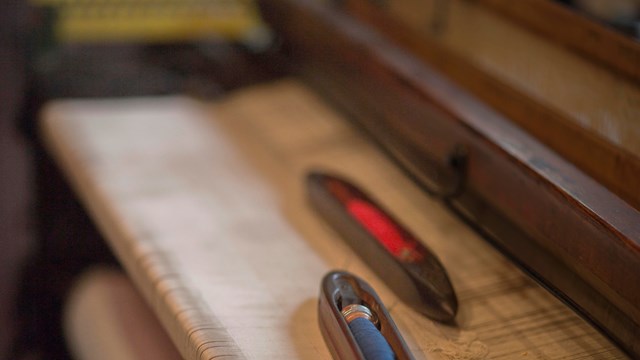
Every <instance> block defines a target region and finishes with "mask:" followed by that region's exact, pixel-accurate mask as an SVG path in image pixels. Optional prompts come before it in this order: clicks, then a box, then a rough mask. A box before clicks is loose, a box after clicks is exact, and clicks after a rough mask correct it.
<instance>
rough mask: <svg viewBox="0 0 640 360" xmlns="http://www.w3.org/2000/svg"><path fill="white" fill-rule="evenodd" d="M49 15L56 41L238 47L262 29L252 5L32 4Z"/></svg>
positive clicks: (232, 1)
mask: <svg viewBox="0 0 640 360" xmlns="http://www.w3.org/2000/svg"><path fill="white" fill-rule="evenodd" d="M32 2H33V3H34V4H35V5H36V6H45V7H49V8H52V9H53V10H54V14H55V18H54V23H53V28H52V31H53V33H54V37H55V39H56V40H57V41H61V42H87V41H92V42H95V41H100V42H102V41H146V42H175V41H186V40H197V39H203V38H211V37H212V36H214V37H222V38H225V39H229V40H238V41H243V40H246V39H248V38H250V37H255V36H259V33H260V32H261V31H264V29H265V26H264V24H263V22H262V21H261V19H260V16H259V13H258V10H257V6H256V4H255V3H254V2H253V1H252V0H33V1H32Z"/></svg>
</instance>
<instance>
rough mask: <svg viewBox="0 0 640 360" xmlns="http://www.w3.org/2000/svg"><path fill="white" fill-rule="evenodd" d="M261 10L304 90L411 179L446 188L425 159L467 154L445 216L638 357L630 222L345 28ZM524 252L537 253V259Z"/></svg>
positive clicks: (401, 57)
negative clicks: (302, 71) (491, 242)
mask: <svg viewBox="0 0 640 360" xmlns="http://www.w3.org/2000/svg"><path fill="white" fill-rule="evenodd" d="M348 3H350V2H348ZM263 6H264V8H265V13H266V14H267V16H268V18H269V17H270V21H271V23H272V24H274V26H277V29H278V30H279V31H280V32H281V33H282V34H283V36H284V37H285V38H286V39H288V40H289V41H290V43H291V45H290V51H291V53H292V56H293V57H294V58H298V59H299V61H300V62H301V63H302V66H306V68H307V69H308V73H309V74H310V75H309V78H310V79H311V81H312V82H313V83H314V84H315V85H316V86H317V87H318V88H319V89H322V91H323V93H324V95H325V96H327V97H328V98H329V99H331V100H332V101H333V102H335V103H336V104H338V105H339V106H341V107H342V108H343V109H345V110H346V111H347V112H348V113H349V114H350V116H351V117H352V118H353V119H354V120H355V121H356V122H357V123H359V124H360V125H362V126H363V127H364V128H366V129H367V130H368V131H369V132H370V133H371V134H372V135H373V137H374V138H375V139H377V140H378V141H379V142H380V143H381V144H383V145H384V146H385V147H386V148H388V149H390V150H389V151H390V152H391V153H393V154H394V155H395V156H396V158H398V159H399V160H400V161H401V162H403V163H405V164H407V163H409V164H412V165H410V166H413V167H412V168H411V167H409V168H408V170H409V172H411V173H413V174H414V175H416V174H415V172H417V173H418V174H417V175H416V176H417V177H419V176H421V175H424V176H426V177H432V178H435V179H436V182H437V181H446V180H447V176H445V175H443V174H441V173H439V172H438V169H437V167H434V166H433V164H432V162H433V159H435V160H439V161H440V162H441V163H444V164H446V163H447V161H448V159H449V157H450V154H451V152H452V151H453V149H455V148H456V147H458V146H460V145H462V146H464V147H466V148H467V149H468V153H469V157H468V168H467V178H466V184H465V186H466V187H465V191H464V192H463V193H462V196H461V197H459V198H454V199H453V200H451V199H449V200H450V201H452V203H453V206H454V207H455V208H456V209H457V210H458V211H460V212H461V213H463V214H464V215H465V216H466V218H467V219H468V220H469V221H471V222H472V223H474V224H476V225H477V226H478V227H479V228H481V229H483V230H484V231H485V232H486V233H488V234H490V235H491V236H493V238H494V239H497V240H496V241H498V242H499V243H500V244H502V246H503V247H506V248H507V250H509V252H510V253H511V254H512V255H513V256H515V257H516V258H518V259H519V260H520V261H521V262H522V263H524V264H525V265H526V266H529V267H530V268H531V269H532V270H533V271H534V272H536V273H538V274H539V275H542V276H543V277H544V278H546V280H547V284H548V285H550V286H552V287H554V288H555V289H556V290H560V291H561V292H563V293H565V295H568V296H567V298H568V299H569V301H571V302H573V303H574V304H577V306H578V308H579V309H581V310H582V311H584V312H586V314H587V315H586V316H587V317H589V318H590V319H592V320H594V321H595V322H596V323H598V324H599V325H601V326H603V327H605V328H606V329H607V330H608V331H609V333H610V334H611V335H612V336H614V337H616V338H617V340H618V341H619V342H620V343H621V344H622V345H623V346H625V348H626V349H627V350H628V351H630V352H631V353H633V354H636V355H637V354H638V353H640V349H638V344H637V342H636V341H635V339H636V338H637V334H638V331H639V330H638V329H639V325H638V324H640V308H639V305H640V282H638V281H637V279H638V278H637V274H638V273H640V221H639V219H640V214H639V213H638V211H636V210H635V209H634V208H632V207H630V206H629V205H628V204H626V203H625V202H624V201H622V200H621V199H620V198H618V197H617V196H615V195H614V194H612V193H611V192H609V191H608V190H607V189H606V188H604V187H603V186H601V185H600V184H598V183H597V182H595V181H593V179H591V178H590V177H588V176H586V175H585V174H584V173H583V172H581V171H580V170H579V169H577V168H576V167H575V166H573V165H571V164H570V163H568V162H567V161H565V160H563V159H562V158H560V157H558V156H557V155H556V154H555V153H553V152H552V151H550V150H549V149H547V148H546V147H544V146H543V145H542V144H540V142H538V141H537V140H535V139H534V138H533V137H531V136H530V135H528V134H526V133H525V132H524V131H522V130H521V129H519V128H517V127H516V126H514V125H513V124H511V123H510V122H509V121H508V120H507V119H505V118H504V117H503V116H501V115H500V114H498V113H496V112H495V111H493V110H492V109H490V108H488V107H487V106H486V105H484V104H482V103H481V102H479V101H478V100H477V99H475V98H473V97H472V96H470V95H469V94H468V93H467V92H465V91H463V90H462V89H460V88H459V87H457V86H456V85H454V84H452V83H451V82H450V81H448V80H446V79H444V78H443V77H442V76H440V75H439V74H437V73H436V72H434V71H433V70H432V69H431V68H429V67H428V66H427V65H425V64H424V63H423V62H422V61H420V59H419V58H416V57H414V56H412V55H410V54H408V53H407V52H405V51H403V50H402V49H400V48H399V47H398V46H396V45H395V44H392V43H391V42H390V41H388V40H387V39H385V38H384V37H383V36H381V35H380V34H379V33H376V32H375V31H373V30H372V29H371V28H368V27H366V26H362V25H360V24H358V23H357V22H354V21H353V18H349V17H348V16H346V15H345V14H341V13H340V12H338V11H336V10H334V9H331V8H329V7H322V6H319V5H317V4H313V3H312V2H309V1H287V0H282V1H270V2H269V3H268V4H267V3H264V4H263ZM300 29H304V31H300ZM413 40H416V39H413ZM525 194H526V195H525ZM485 218H492V219H497V220H492V221H487V222H483V221H482V220H483V219H485ZM489 226H492V227H491V228H490V227H489ZM514 234H518V235H519V236H510V235H514ZM531 246H534V247H536V248H538V247H539V249H538V250H539V251H537V253H536V256H534V257H532V256H531V255H532V253H531V252H529V251H528V250H526V249H527V248H531ZM552 263H553V264H554V265H550V264H552ZM547 265H549V266H547ZM558 271H561V272H562V274H561V275H559V274H558ZM561 277H564V278H566V279H571V281H563V280H561ZM549 281H553V283H550V282H549ZM580 281H583V282H584V283H580Z"/></svg>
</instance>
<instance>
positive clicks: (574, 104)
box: [274, 0, 640, 208]
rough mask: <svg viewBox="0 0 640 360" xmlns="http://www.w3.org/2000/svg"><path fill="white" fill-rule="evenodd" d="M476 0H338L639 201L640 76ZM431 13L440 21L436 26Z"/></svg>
mask: <svg viewBox="0 0 640 360" xmlns="http://www.w3.org/2000/svg"><path fill="white" fill-rule="evenodd" d="M534 2H536V1H534ZM537 2H544V1H537ZM482 4H483V2H480V4H478V3H476V2H468V1H452V2H449V3H448V5H447V7H446V9H445V10H446V11H443V10H437V7H436V8H434V9H432V10H430V11H429V10H428V9H429V7H426V6H419V5H418V4H416V3H415V2H412V1H408V0H397V1H390V2H389V5H388V7H383V8H378V7H376V6H374V5H372V4H371V2H370V1H368V0H350V1H344V2H342V6H341V7H336V8H342V9H343V10H344V11H346V12H348V13H349V14H350V15H352V16H353V18H354V19H358V20H360V21H363V22H365V23H367V24H369V25H370V26H372V27H373V28H375V29H376V30H378V31H379V32H380V33H381V35H382V36H385V37H387V38H388V39H390V40H391V42H392V43H393V44H394V45H395V46H398V47H401V48H403V49H404V50H405V51H406V52H408V53H410V54H411V55H412V56H415V57H416V58H418V59H419V60H421V61H423V62H425V63H427V64H429V65H430V66H432V67H433V68H434V69H436V70H437V71H439V72H441V73H442V74H444V75H445V76H447V77H448V78H449V79H450V80H452V81H454V82H455V83H456V84H458V85H460V86H461V87H463V88H464V89H465V90H467V91H469V92H470V93H471V94H473V95H474V96H475V97H476V98H477V99H479V100H481V101H483V102H485V103H486V104H487V105H489V106H490V107H492V108H493V109H495V110H497V111H498V112H499V113H501V114H503V115H504V116H505V117H506V118H507V119H509V121H512V122H514V123H515V124H517V125H518V126H520V127H522V128H523V129H525V130H526V131H527V132H529V133H530V134H532V135H533V136H535V137H536V138H537V139H539V140H540V141H542V142H543V143H544V144H545V145H547V146H549V147H550V148H551V149H553V150H554V151H556V152H558V153H559V154H560V155H561V156H563V157H565V158H566V159H567V160H569V161H570V162H572V163H573V164H575V165H577V166H578V167H579V168H581V169H582V170H583V171H585V172H587V173H588V174H589V175H590V176H591V177H593V178H594V179H596V180H597V181H599V182H601V183H603V184H604V185H605V186H607V187H608V188H610V189H612V190H613V191H614V192H615V193H616V194H617V195H618V196H620V197H621V198H623V199H624V200H625V201H627V202H629V203H630V204H631V205H632V206H634V207H636V208H640V188H639V187H638V186H636V181H635V179H638V178H640V147H639V146H640V145H639V144H640V141H638V138H640V126H639V125H638V122H637V121H636V120H637V117H638V113H640V87H639V86H638V83H637V82H635V81H632V80H629V79H628V78H625V77H624V76H621V75H619V74H616V73H613V72H612V71H610V70H609V69H607V68H602V67H600V66H598V65H597V64H595V63H593V62H592V61H590V60H588V59H587V60H585V59H583V58H581V57H580V56H578V55H576V54H575V53H573V52H571V51H569V50H567V49H565V48H564V47H562V46H561V45H558V44H557V43H555V42H554V41H550V40H548V39H547V38H544V37H541V36H539V35H537V34H536V33H533V32H531V31H528V28H527V27H526V26H524V25H518V24H516V23H515V22H514V21H512V20H509V19H505V18H503V17H501V16H499V15H497V14H495V13H494V12H493V11H492V10H491V9H487V8H486V7H485V6H483V5H482ZM518 6H519V5H518ZM516 7H517V6H516ZM418 8H420V9H426V10H423V11H422V12H420V11H417V10H416V9H418ZM429 18H432V20H431V21H427V20H426V19H429ZM434 22H437V23H438V24H439V23H442V24H441V25H438V26H439V27H438V29H436V30H434V29H433V27H434V26H435V25H433V23H434ZM274 26H275V27H276V28H277V27H278V25H277V24H275V25H274ZM638 46H639V47H640V45H638ZM638 64H640V62H639V63H638Z"/></svg>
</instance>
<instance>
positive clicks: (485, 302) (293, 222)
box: [42, 81, 625, 360]
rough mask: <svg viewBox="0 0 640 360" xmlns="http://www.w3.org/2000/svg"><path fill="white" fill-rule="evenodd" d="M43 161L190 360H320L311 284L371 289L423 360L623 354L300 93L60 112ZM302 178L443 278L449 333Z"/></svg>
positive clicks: (324, 355) (95, 105) (322, 349)
mask: <svg viewBox="0 0 640 360" xmlns="http://www.w3.org/2000/svg"><path fill="white" fill-rule="evenodd" d="M42 126H43V127H42V134H43V137H44V139H45V140H46V144H47V145H48V149H49V151H50V152H51V154H52V155H53V156H54V157H55V159H56V160H57V162H58V164H59V165H60V166H61V168H62V169H63V170H64V172H65V174H66V175H67V177H68V179H69V181H70V182H71V184H72V185H73V186H74V189H75V190H76V192H77V193H78V194H79V196H80V198H81V199H82V201H83V203H84V204H85V206H86V207H87V208H88V209H89V211H90V213H91V215H92V217H93V219H94V220H95V221H96V222H97V223H98V224H99V226H100V229H101V230H102V232H103V233H104V235H105V236H106V238H107V241H108V242H109V244H110V245H111V246H112V247H113V248H114V249H115V250H116V251H115V252H116V254H117V256H118V257H119V259H120V261H121V262H122V263H123V265H124V267H125V269H126V270H127V272H128V273H129V274H130V275H131V276H132V277H133V279H134V282H135V283H136V284H137V286H138V288H139V289H141V290H142V293H143V295H144V297H145V299H146V300H147V302H148V303H149V304H150V305H151V308H152V309H153V310H154V312H155V313H156V315H157V316H158V317H159V319H160V320H161V323H162V324H163V325H164V327H165V328H166V329H167V330H168V333H169V334H170V336H171V338H172V340H173V342H174V344H175V345H176V347H177V348H178V349H179V350H180V352H181V354H182V356H183V357H184V358H186V359H201V360H204V359H214V358H247V359H274V358H279V359H294V358H303V359H329V358H330V355H329V352H328V350H327V348H326V345H325V344H324V342H323V340H322V336H321V334H320V329H319V326H318V322H317V320H318V319H317V301H318V295H319V286H320V281H321V279H322V277H323V275H324V274H325V273H326V272H327V271H329V270H330V269H340V268H341V269H345V270H348V271H350V272H352V273H354V274H357V275H358V276H360V277H362V278H363V279H365V280H366V281H367V282H368V283H369V284H371V285H372V286H373V287H374V288H375V290H376V292H377V293H378V295H379V296H380V297H381V299H382V300H383V301H384V302H385V304H386V305H387V308H388V309H389V311H390V314H391V316H392V317H393V318H394V321H395V322H396V324H397V325H398V328H399V329H400V331H401V332H402V334H403V336H404V337H405V340H406V341H407V344H408V346H409V347H410V349H411V351H412V352H413V353H414V355H416V357H417V358H419V359H426V358H429V359H436V360H437V359H448V358H451V357H454V358H456V357H457V358H466V359H483V358H487V357H491V358H500V357H502V358H514V357H518V356H523V357H524V356H527V354H528V356H533V355H535V356H538V357H553V356H557V357H561V356H564V357H565V358H580V357H582V356H584V355H585V354H590V353H598V354H600V355H601V356H602V357H603V358H607V359H621V358H625V356H624V355H623V354H622V353H621V352H620V351H619V350H618V349H617V348H615V346H614V345H612V343H611V342H610V341H609V340H607V339H606V338H605V337H603V336H602V335H601V334H599V333H598V332H597V330H596V329H594V328H593V327H591V326H589V325H588V324H587V323H586V322H584V321H583V320H582V319H580V318H579V317H577V316H576V315H575V314H574V313H572V312H571V310H569V309H568V308H566V307H565V306H564V305H563V304H562V303H561V302H560V301H558V300H557V299H555V298H554V297H553V296H551V295H550V294H548V293H547V292H546V291H545V290H544V289H543V288H541V287H540V286H538V285H537V284H536V283H535V282H533V281H532V280H531V279H529V278H527V277H526V276H525V275H524V274H523V273H522V272H520V271H519V270H518V269H517V268H516V267H515V266H514V265H513V264H511V263H510V262H509V261H508V260H507V259H505V258H504V257H503V256H502V255H501V254H500V253H498V252H496V251H495V250H494V249H493V248H492V247H491V246H489V245H488V244H487V243H485V242H484V241H483V240H482V239H481V238H480V237H479V236H478V235H477V234H475V233H474V232H473V231H472V230H471V229H470V228H468V227H467V226H465V225H464V224H463V223H461V222H460V221H459V220H457V219H456V218H455V217H454V216H452V215H451V214H450V213H449V212H448V211H447V209H446V208H445V207H444V206H442V204H440V203H438V202H437V201H436V200H434V199H431V198H429V197H428V196H425V194H423V193H422V192H421V191H420V189H419V188H417V187H416V186H415V185H414V184H412V182H411V181H410V180H409V179H407V178H406V177H405V176H404V175H403V173H402V172H401V171H400V170H399V169H398V168H397V167H396V166H395V165H394V164H393V163H392V162H390V161H389V159H388V158H386V157H385V156H384V155H383V154H382V153H381V152H380V151H379V150H378V149H377V148H376V147H375V146H373V145H372V144H371V143H370V142H369V141H368V140H367V139H366V138H364V137H363V136H362V135H361V134H359V133H358V132H357V131H355V130H354V129H353V128H352V127H350V126H349V125H348V124H347V123H346V121H345V120H344V119H343V118H342V117H341V116H339V115H338V114H337V113H336V112H335V111H333V110H332V109H331V108H329V107H328V106H327V105H326V104H325V103H324V102H323V101H322V100H321V99H320V98H319V97H318V95H316V94H315V93H313V92H312V91H310V90H309V89H308V88H307V87H305V86H302V85H301V84H300V83H299V82H296V81H283V82H278V83H274V84H269V85H265V86H262V87H254V88H251V89H247V90H243V91H240V92H237V93H235V94H234V95H232V96H230V97H229V98H228V99H226V100H224V101H222V102H220V103H217V104H215V105H213V106H207V105H202V104H198V103H195V102H192V101H189V100H186V99H180V98H146V99H145V98H140V99H128V100H124V99H112V100H100V101H98V100H94V101H91V100H76V101H60V102H56V103H54V104H52V105H51V106H50V107H48V109H47V110H46V112H45V113H44V115H43V122H42ZM311 168H323V169H327V170H330V171H333V172H337V173H341V174H343V175H344V176H346V177H349V178H351V179H353V181H357V182H358V183H359V184H361V185H362V186H363V188H365V189H367V190H368V191H371V192H373V193H375V194H376V195H377V197H378V199H379V200H380V202H381V203H382V204H384V205H385V207H386V208H387V209H389V211H390V212H393V213H394V214H395V215H397V216H399V217H402V220H403V222H404V223H405V224H406V225H407V227H408V228H410V229H411V230H412V231H413V232H414V233H415V234H416V235H417V236H418V237H420V239H422V241H425V243H427V244H428V246H429V247H431V248H432V249H433V250H434V252H436V253H437V254H438V257H439V258H440V260H441V261H442V262H443V264H444V266H445V267H447V269H448V271H449V274H450V276H451V280H452V282H453V284H454V287H455V288H456V290H457V292H458V295H459V300H460V308H459V315H458V318H457V326H455V327H450V326H443V325H439V324H436V323H433V322H431V321H429V320H428V319H426V318H424V317H422V316H418V315H417V314H416V313H415V312H413V311H412V310H411V309H410V308H409V307H407V306H405V305H404V304H403V303H400V302H398V301H397V299H396V297H395V296H394V294H393V293H392V292H391V291H389V289H387V288H386V287H385V286H384V285H383V283H382V282H381V281H380V280H379V279H377V277H376V276H375V275H374V274H373V272H372V271H371V270H370V269H368V267H366V265H364V264H363V263H362V262H361V261H360V260H359V259H358V257H357V256H355V254H353V252H352V251H351V250H350V248H349V247H348V246H347V245H346V244H344V243H343V242H342V241H341V240H340V238H339V237H338V235H337V234H335V233H333V232H332V231H331V230H330V229H329V228H328V227H327V226H326V224H324V223H323V222H322V220H321V219H319V218H318V217H317V216H316V215H315V213H314V212H313V210H312V209H311V208H310V206H309V205H308V204H307V201H306V198H305V193H304V190H303V189H304V181H303V179H304V175H305V174H306V173H307V172H308V171H309V169H311Z"/></svg>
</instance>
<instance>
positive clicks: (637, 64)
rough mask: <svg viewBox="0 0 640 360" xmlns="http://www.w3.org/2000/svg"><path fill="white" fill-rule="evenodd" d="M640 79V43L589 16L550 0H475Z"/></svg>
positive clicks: (634, 78) (612, 68)
mask: <svg viewBox="0 0 640 360" xmlns="http://www.w3.org/2000/svg"><path fill="white" fill-rule="evenodd" d="M474 1H476V2H478V3H481V4H483V5H485V6H487V7H489V8H491V9H493V10H495V11H496V12H498V13H500V14H502V15H504V16H506V17H508V18H509V19H511V20H513V21H516V22H518V23H520V24H523V25H525V26H528V27H530V28H531V29H533V30H535V31H537V32H539V33H540V34H542V35H544V36H546V37H548V38H549V39H551V40H553V41H556V42H558V43H560V44H562V45H565V46H567V47H568V48H570V49H572V50H573V51H576V52H578V53H580V54H582V55H584V56H585V57H586V58H589V59H592V60H594V61H596V62H599V63H600V64H603V65H604V66H607V67H608V68H610V69H611V70H613V71H615V72H618V73H621V74H623V76H628V77H630V78H632V79H633V80H634V81H638V82H640V43H639V42H638V41H637V40H635V39H633V38H631V37H629V36H626V35H624V34H621V33H620V32H618V31H616V30H614V29H610V28H608V27H606V26H605V25H603V24H599V23H598V22H596V21H595V20H593V19H589V18H588V17H587V16H586V15H584V14H580V13H578V12H576V10H571V9H569V8H567V7H565V6H562V5H560V4H558V3H556V2H554V1H548V0H519V1H510V0H474Z"/></svg>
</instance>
